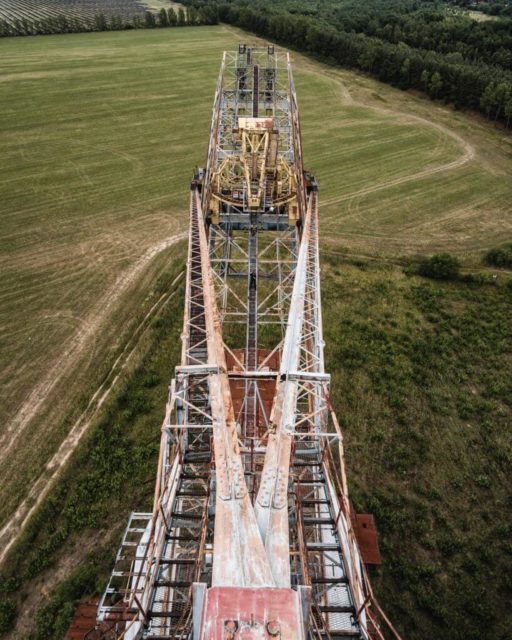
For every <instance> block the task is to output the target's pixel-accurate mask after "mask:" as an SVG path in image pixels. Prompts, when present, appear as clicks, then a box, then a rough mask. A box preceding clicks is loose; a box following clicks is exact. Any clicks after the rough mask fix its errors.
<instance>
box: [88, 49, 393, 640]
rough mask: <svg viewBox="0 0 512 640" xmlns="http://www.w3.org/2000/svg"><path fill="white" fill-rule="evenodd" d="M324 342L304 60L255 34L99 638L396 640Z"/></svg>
mask: <svg viewBox="0 0 512 640" xmlns="http://www.w3.org/2000/svg"><path fill="white" fill-rule="evenodd" d="M323 349H324V341H323V337H322V311H321V301H320V267H319V252H318V190H317V184H316V182H315V179H314V177H313V176H312V175H311V174H309V173H307V172H305V171H304V169H303V164H302V151H301V138H300V130H299V116H298V108H297V101H296V96H295V90H294V85H293V79H292V74H291V67H290V61H289V58H288V55H287V54H286V53H282V52H278V51H277V50H274V47H272V46H268V47H264V48H263V47H262V48H253V47H249V46H246V45H241V46H240V47H239V49H238V51H235V52H226V53H225V54H224V57H223V61H222V67H221V72H220V77H219V82H218V86H217V91H216V94H215V100H214V106H213V117H212V127H211V133H210V144H209V150H208V161H207V166H206V168H205V169H200V170H199V171H198V172H197V173H196V175H195V176H194V179H193V181H192V184H191V191H190V230H189V250H188V262H187V284H186V301H185V317H184V324H183V334H182V356H181V364H180V366H178V367H177V368H176V373H175V378H174V379H173V381H172V384H171V387H170V393H169V398H168V403H167V410H166V414H165V419H164V423H163V427H162V439H161V449H160V458H159V463H158V474H157V480H156V488H155V502H154V509H153V512H152V513H148V514H141V513H134V514H132V516H131V518H130V521H129V523H128V527H127V529H126V531H125V535H124V537H123V541H122V544H121V547H120V550H119V552H118V555H117V560H116V564H115V567H114V570H113V573H112V577H111V579H110V582H109V584H108V587H107V589H106V592H105V594H104V596H103V598H102V601H101V603H100V606H99V610H98V624H99V625H100V626H101V629H102V631H101V634H99V633H98V629H99V628H100V626H99V627H98V629H97V630H96V631H95V632H94V633H95V634H96V635H91V636H90V637H91V638H92V637H95V638H96V637H105V638H107V637H112V638H125V639H127V640H134V639H142V638H148V639H149V638H160V639H164V638H165V639H169V640H170V639H172V640H178V638H183V639H185V638H186V639H194V640H207V639H208V640H213V639H218V640H220V639H222V640H229V639H236V638H240V639H242V638H245V639H249V638H281V639H282V640H292V639H303V640H305V639H306V638H308V639H309V638H318V639H329V638H330V639H332V640H340V639H341V638H345V639H346V638H352V639H353V640H356V639H358V640H367V639H370V638H379V639H384V638H391V637H394V638H398V635H397V634H396V631H394V629H393V627H392V626H391V625H390V623H389V622H388V620H387V618H386V617H385V615H384V614H383V612H382V611H381V610H380V608H379V607H378V605H377V603H376V602H375V600H374V598H373V595H372V591H371V587H370V584H369V581H368V579H367V575H366V571H365V566H364V563H363V561H362V557H361V554H360V551H359V547H358V544H357V540H356V537H355V534H354V528H353V525H352V520H351V516H350V504H349V498H348V493H347V484H346V480H345V471H344V461H343V446H342V437H341V433H340V430H339V427H338V423H337V421H336V416H335V415H334V413H333V411H332V408H331V406H330V403H329V383H330V377H329V375H328V374H327V373H326V372H325V369H324V355H323Z"/></svg>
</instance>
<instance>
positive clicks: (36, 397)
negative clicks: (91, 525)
mask: <svg viewBox="0 0 512 640" xmlns="http://www.w3.org/2000/svg"><path fill="white" fill-rule="evenodd" d="M185 237H186V233H185V232H184V233H179V234H176V235H174V236H171V237H169V238H167V239H166V240H163V241H161V242H159V243H157V244H156V245H154V246H152V247H150V248H149V249H148V250H147V251H146V252H145V253H144V254H143V255H142V256H141V257H140V258H139V259H138V260H137V261H136V262H135V263H134V265H133V266H132V267H131V268H130V269H128V270H127V271H126V272H125V273H124V274H121V275H120V276H119V277H118V278H117V280H116V281H115V283H114V284H113V285H112V286H111V287H110V288H109V289H108V290H107V291H106V292H105V294H103V296H102V297H101V298H100V300H99V302H98V303H97V305H96V306H95V310H94V312H91V313H90V314H89V316H88V318H87V321H86V323H85V325H84V326H83V327H82V328H81V329H80V330H79V331H78V332H77V333H76V334H75V336H74V337H73V344H72V345H71V346H70V347H69V348H68V349H66V351H65V352H64V353H63V354H62V355H61V357H60V358H59V359H58V360H57V361H56V362H55V363H54V365H53V366H52V368H51V369H50V371H49V372H48V374H47V375H46V376H45V378H44V380H43V381H42V382H41V383H40V384H39V385H37V387H36V388H35V389H33V390H32V392H31V393H30V395H29V398H28V399H27V400H26V401H25V403H24V404H23V407H22V409H21V411H20V412H19V413H18V414H17V416H16V417H15V419H14V420H13V421H11V424H10V425H9V426H8V429H9V430H8V433H7V434H6V433H4V434H2V438H1V439H0V442H2V441H4V442H5V440H6V437H7V436H8V435H9V434H13V432H15V434H16V437H15V438H11V440H10V441H9V442H8V443H7V445H6V447H4V449H3V450H2V453H1V458H0V462H1V461H2V460H3V459H5V456H6V455H7V453H8V451H9V449H10V447H11V446H12V445H13V444H14V442H15V441H16V440H17V439H18V438H19V437H21V435H22V433H23V432H24V431H25V430H26V429H27V427H28V426H29V425H30V423H31V421H32V419H33V418H34V417H35V416H36V415H37V414H38V413H39V412H40V411H41V410H42V409H43V407H44V406H45V403H46V401H47V399H48V396H49V395H50V393H51V391H52V389H53V388H54V387H55V386H56V385H57V383H58V382H59V381H60V380H61V379H62V378H63V377H64V376H68V375H70V374H71V373H72V371H73V369H74V367H75V366H76V363H77V361H78V360H79V358H80V356H82V355H83V354H84V352H85V351H86V349H87V347H88V346H89V342H90V341H91V340H93V339H94V334H95V333H96V331H98V330H99V328H100V327H101V325H102V324H103V322H104V321H105V320H106V319H107V318H108V317H109V316H110V314H111V313H112V312H113V311H114V308H115V305H116V303H117V302H118V301H119V299H120V297H121V296H122V294H123V293H125V292H126V291H127V289H128V288H129V286H130V285H131V284H133V283H134V282H135V281H136V280H137V278H138V277H139V276H140V275H141V274H142V273H143V271H144V268H145V267H146V266H147V265H148V264H149V262H150V261H151V260H152V259H153V258H154V257H156V256H157V255H158V254H159V253H161V252H162V251H165V250H166V249H168V248H169V247H171V246H173V245H174V244H176V243H177V242H179V241H180V240H182V239H184V238H185ZM181 276H182V273H181V274H180V275H179V276H178V277H177V278H176V279H175V280H174V282H173V285H174V284H175V283H176V282H177V281H178V279H179V278H180V277H181ZM175 293H176V291H175V290H171V292H169V293H165V294H163V295H162V296H160V298H159V299H158V300H157V301H156V302H155V304H154V305H153V306H152V307H151V309H150V310H149V311H148V313H147V314H146V315H145V317H144V318H143V320H142V321H141V322H140V324H139V325H138V327H137V328H136V329H135V331H134V332H133V333H132V335H131V336H130V338H129V340H128V342H127V343H126V345H125V347H124V349H123V351H122V352H121V354H120V355H119V356H118V357H117V359H116V360H115V362H114V363H113V365H112V367H111V369H110V371H109V373H108V374H107V376H106V378H105V379H104V381H103V382H102V383H101V384H100V386H99V387H98V389H97V390H96V391H95V392H94V394H93V395H92V396H91V398H90V400H89V403H88V405H87V407H86V408H85V410H84V411H83V412H82V414H81V415H80V416H79V417H78V419H77V420H76V421H75V423H74V424H73V426H72V427H71V429H70V431H69V432H68V434H67V436H66V437H65V438H64V440H63V441H62V443H61V444H60V446H59V448H58V450H57V451H56V452H55V453H54V455H53V456H52V458H51V459H50V460H49V462H48V463H47V464H46V465H45V468H44V471H43V473H42V474H41V475H40V476H39V478H38V479H37V480H36V481H35V482H34V483H33V485H32V487H31V488H30V490H29V492H28V494H27V495H26V497H25V498H24V499H23V501H22V502H21V503H20V504H19V506H18V508H17V509H16V512H15V513H14V514H13V515H12V516H11V518H10V519H9V520H8V521H7V522H6V524H5V525H4V526H3V527H2V529H1V530H0V548H1V552H0V564H1V563H2V562H3V560H4V559H5V558H6V556H7V553H8V551H9V550H10V549H11V547H12V546H13V544H14V543H15V542H16V540H17V539H18V537H19V535H20V534H21V532H22V531H23V529H24V528H25V526H26V524H27V522H28V521H29V519H30V517H31V516H32V514H33V513H34V511H35V510H36V509H37V507H38V506H39V505H40V504H41V503H42V501H43V500H44V498H45V497H46V496H47V495H48V493H49V491H50V489H51V487H52V486H53V485H54V483H55V481H56V479H57V477H58V475H59V473H60V471H61V469H62V468H63V467H64V465H65V463H66V462H67V461H68V459H69V458H70V456H71V454H72V453H73V451H74V450H75V448H76V447H77V445H78V444H79V442H80V440H81V439H82V437H83V435H84V434H85V433H86V432H87V429H88V427H89V426H90V424H91V422H92V420H93V419H94V418H95V416H96V415H97V413H98V411H99V409H100V408H101V407H102V406H103V404H104V403H105V401H106V400H107V398H108V397H109V395H110V393H111V391H112V390H113V388H114V387H115V385H116V383H117V382H118V380H119V378H120V376H121V374H122V372H123V371H124V370H125V368H126V366H127V365H128V364H129V362H130V361H131V359H132V358H133V356H134V354H135V352H136V350H137V346H138V344H139V342H140V338H141V337H142V336H143V335H144V333H145V331H146V329H147V324H148V321H149V320H150V319H151V318H152V317H153V316H154V315H155V314H156V313H158V312H159V311H160V310H161V309H162V308H163V307H164V306H165V304H167V302H169V301H170V300H171V298H172V297H173V296H174V295H175Z"/></svg>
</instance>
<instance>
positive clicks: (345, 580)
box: [311, 576, 348, 584]
mask: <svg viewBox="0 0 512 640" xmlns="http://www.w3.org/2000/svg"><path fill="white" fill-rule="evenodd" d="M311 583H312V584H348V578H347V577H345V576H339V577H338V578H311Z"/></svg>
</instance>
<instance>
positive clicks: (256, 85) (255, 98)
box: [252, 64, 260, 118]
mask: <svg viewBox="0 0 512 640" xmlns="http://www.w3.org/2000/svg"><path fill="white" fill-rule="evenodd" d="M259 102H260V68H259V66H258V65H257V64H255V65H254V67H253V81H252V117H253V118H257V117H258V113H259Z"/></svg>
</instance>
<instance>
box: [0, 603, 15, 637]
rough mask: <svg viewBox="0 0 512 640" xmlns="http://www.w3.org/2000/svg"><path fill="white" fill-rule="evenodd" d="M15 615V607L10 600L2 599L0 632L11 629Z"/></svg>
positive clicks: (0, 604) (0, 605)
mask: <svg viewBox="0 0 512 640" xmlns="http://www.w3.org/2000/svg"><path fill="white" fill-rule="evenodd" d="M15 617H16V607H15V605H14V602H12V600H7V599H6V600H2V601H1V602H0V634H3V633H7V631H11V630H12V624H13V622H14V619H15Z"/></svg>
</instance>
